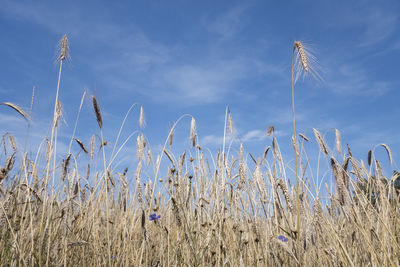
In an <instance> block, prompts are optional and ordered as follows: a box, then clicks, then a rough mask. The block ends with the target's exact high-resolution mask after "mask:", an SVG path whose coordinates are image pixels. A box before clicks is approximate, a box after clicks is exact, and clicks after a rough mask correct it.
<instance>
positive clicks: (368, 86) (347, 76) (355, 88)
mask: <svg viewBox="0 0 400 267" xmlns="http://www.w3.org/2000/svg"><path fill="white" fill-rule="evenodd" d="M333 76H335V77H333ZM330 79H331V80H330V81H329V88H330V89H331V90H333V91H334V92H335V93H337V94H342V95H343V94H345V95H349V96H351V95H353V96H364V97H371V96H374V97H379V96H382V95H385V94H386V93H387V92H388V91H390V90H391V84H390V83H389V82H386V81H379V80H378V81H377V80H376V79H373V77H371V75H370V74H369V73H368V72H367V70H365V69H364V68H362V67H361V66H359V65H356V64H351V63H349V64H343V65H341V66H340V67H339V69H338V70H337V71H336V72H335V73H333V75H332V76H331V77H330Z"/></svg>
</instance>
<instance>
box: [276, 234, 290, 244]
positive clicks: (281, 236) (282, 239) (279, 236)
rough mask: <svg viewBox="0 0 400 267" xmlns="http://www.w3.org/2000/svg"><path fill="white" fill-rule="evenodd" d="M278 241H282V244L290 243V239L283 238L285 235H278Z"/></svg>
mask: <svg viewBox="0 0 400 267" xmlns="http://www.w3.org/2000/svg"><path fill="white" fill-rule="evenodd" d="M278 239H279V240H280V241H282V242H288V241H289V239H288V238H287V237H286V236H283V235H278Z"/></svg>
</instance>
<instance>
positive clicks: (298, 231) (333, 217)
mask: <svg viewBox="0 0 400 267" xmlns="http://www.w3.org/2000/svg"><path fill="white" fill-rule="evenodd" d="M59 47H60V51H59V67H60V69H59V77H58V85H57V91H56V98H55V101H54V111H53V118H52V125H51V132H50V133H49V135H48V136H46V137H45V138H44V141H43V146H41V147H40V148H38V151H37V153H35V154H34V155H35V156H34V157H32V158H30V157H29V156H28V155H29V154H28V153H26V152H24V149H23V148H21V147H18V146H17V145H16V142H15V138H14V136H13V135H12V133H5V134H4V135H3V138H2V143H3V145H2V156H1V157H0V160H1V162H0V238H1V242H0V262H1V265H2V266H399V265H400V255H399V254H400V229H399V227H400V206H399V201H400V199H399V192H400V186H399V182H400V174H399V173H398V172H394V173H393V176H392V177H385V176H384V175H383V172H382V167H381V163H380V161H379V160H378V159H376V158H375V156H374V150H371V151H369V153H368V162H365V163H364V162H363V161H362V160H359V159H356V158H354V157H353V156H352V153H351V148H350V147H349V146H348V147H347V149H346V150H345V151H342V149H341V147H342V144H341V139H340V132H339V131H338V130H335V133H336V140H335V149H331V148H329V146H328V145H327V144H326V141H325V140H324V138H323V135H322V134H321V133H320V132H319V131H318V130H316V129H313V132H314V137H315V138H311V137H310V136H308V137H306V136H305V135H304V134H302V133H300V134H297V133H296V126H295V109H294V108H295V105H294V100H295V99H294V86H295V83H296V82H298V81H297V80H298V79H297V78H298V77H299V75H303V74H305V75H307V72H310V71H312V65H311V64H310V62H307V59H308V58H307V57H308V55H307V51H305V50H304V47H303V45H302V43H301V42H300V41H296V42H295V43H294V49H293V56H294V57H297V59H298V61H297V63H296V62H295V61H294V62H293V67H294V68H293V70H292V97H293V99H292V100H293V131H294V135H293V138H292V142H293V153H294V157H295V165H296V168H295V169H291V168H290V167H288V164H287V162H285V161H284V160H283V156H282V154H281V152H280V149H279V145H278V142H277V138H276V137H275V135H274V132H275V131H274V128H273V127H270V128H269V129H268V135H269V136H270V137H271V140H272V143H271V144H270V146H268V147H267V149H266V150H265V151H264V153H263V154H262V155H261V156H259V157H257V156H253V155H251V154H250V155H248V153H246V152H245V148H244V147H243V145H240V148H239V149H238V153H236V152H233V150H232V149H231V146H230V145H229V144H225V140H224V143H223V145H222V148H221V149H220V150H219V151H218V153H217V154H215V155H213V156H212V157H211V156H209V153H208V152H207V151H205V150H204V149H203V148H202V147H201V146H200V144H199V138H198V136H197V132H196V121H195V118H193V117H192V116H189V119H190V132H188V139H189V140H190V144H191V146H192V147H191V148H190V149H191V150H190V151H191V153H190V154H189V153H187V152H183V153H181V154H173V153H172V149H171V147H172V146H173V136H174V130H175V129H176V127H178V124H179V123H181V122H180V121H181V120H180V119H179V120H178V121H177V123H176V124H174V125H173V126H172V127H171V131H170V132H169V134H168V136H166V141H165V144H164V147H163V148H162V149H161V152H160V153H159V154H158V155H153V153H152V151H151V148H150V146H149V145H148V142H147V137H146V136H145V135H144V134H142V133H141V132H140V131H138V133H137V134H136V135H135V136H133V138H136V139H137V149H136V151H133V152H132V154H133V155H134V154H136V156H137V162H138V163H137V166H136V169H135V170H128V169H125V170H118V169H116V168H113V166H114V165H115V164H118V156H117V155H118V148H116V147H114V149H113V150H112V152H111V153H109V151H106V150H105V147H106V146H107V145H108V144H107V141H106V140H104V138H103V118H102V110H101V106H100V105H99V103H98V101H97V99H96V97H95V96H91V103H92V106H93V111H94V112H93V119H94V120H97V123H98V129H93V133H90V134H92V135H93V136H92V138H91V141H90V143H89V144H85V143H84V142H83V141H81V140H80V139H78V138H76V137H75V136H74V135H73V136H71V142H70V146H69V152H68V153H67V154H65V155H59V154H57V136H58V124H59V120H60V118H61V117H62V108H61V105H62V101H61V100H60V99H59V97H58V96H59V90H60V80H61V79H60V77H61V75H62V66H63V64H65V63H66V60H67V59H68V58H69V53H68V52H69V51H68V47H69V46H68V38H67V36H66V35H65V36H64V37H63V38H62V40H61V41H60V45H59ZM296 64H297V65H296ZM296 66H297V67H296ZM302 72H303V73H302ZM304 72H305V73H304ZM316 75H318V74H317V73H316ZM33 95H34V94H33ZM288 97H290V96H288ZM32 98H33V96H32ZM84 98H86V93H85V94H84V95H83V97H82V102H83V100H84ZM32 103H33V99H32ZM1 104H2V105H5V106H8V107H9V108H10V111H9V112H17V113H18V114H19V115H21V116H23V117H24V118H25V119H26V120H27V123H28V124H29V123H30V113H31V112H32V107H31V112H27V111H24V110H23V109H21V108H20V107H19V106H18V105H15V104H13V103H10V102H4V103H1ZM32 105H33V104H32ZM81 108H82V104H81ZM131 109H138V111H139V114H140V115H139V118H138V120H139V125H138V128H139V129H140V127H142V125H143V113H144V109H143V107H141V106H140V105H134V106H132V107H131ZM131 109H129V111H130V110H131ZM186 117H187V116H186ZM125 119H126V117H125ZM125 119H124V122H125ZM77 120H78V119H77ZM178 122H179V123H178ZM76 125H77V121H76V122H75V127H76ZM122 128H123V125H122V126H121V129H122ZM232 128H233V123H232V117H231V114H230V112H229V111H228V110H227V113H226V123H225V130H226V133H225V134H226V136H228V135H229V134H231V133H232V132H233V129H232ZM121 129H120V131H119V133H118V135H117V139H118V137H119V134H120V132H121ZM96 135H97V136H98V138H96V137H95V136H96ZM304 142H315V143H316V144H318V146H319V147H320V151H321V158H322V159H325V160H326V161H327V162H328V163H329V164H330V166H329V168H330V169H329V171H330V173H331V176H332V181H333V182H332V184H333V185H334V188H333V189H332V190H331V189H330V188H326V193H324V194H322V193H321V194H319V192H312V193H311V191H310V188H311V186H310V183H311V181H310V179H309V178H308V176H307V175H305V171H304V170H305V168H307V166H306V162H307V160H308V156H307V153H306V152H305V151H304V148H303V146H302V144H303V143H304ZM116 143H117V142H115V144H116ZM72 144H74V145H77V146H79V148H80V150H79V152H77V153H73V152H71V151H72V150H71V145H72ZM381 147H382V148H383V149H385V150H386V152H387V154H388V158H389V161H391V162H392V161H393V159H392V156H391V151H390V148H389V147H388V146H387V145H385V144H382V145H381ZM333 150H334V151H335V153H333V152H334V151H333ZM83 153H84V154H87V155H88V157H89V158H90V159H98V164H97V161H89V162H86V161H83V160H81V159H80V154H83ZM56 155H57V157H56ZM59 156H62V158H63V159H62V160H59V159H58V157H59ZM385 160H386V159H385ZM144 168H146V169H151V170H153V173H151V175H147V174H145V173H144V171H143V169H144ZM294 179H296V184H295V185H292V184H291V183H290V181H291V180H292V181H294ZM327 187H328V186H327ZM398 225H399V227H398Z"/></svg>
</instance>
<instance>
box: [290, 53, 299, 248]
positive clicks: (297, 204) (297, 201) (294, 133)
mask: <svg viewBox="0 0 400 267" xmlns="http://www.w3.org/2000/svg"><path fill="white" fill-rule="evenodd" d="M294 51H295V49H293V55H292V111H293V140H294V158H295V161H296V210H297V218H296V222H297V228H296V230H297V240H300V199H299V189H300V188H299V187H300V186H299V170H298V165H297V138H296V119H295V111H294V79H293V59H294Z"/></svg>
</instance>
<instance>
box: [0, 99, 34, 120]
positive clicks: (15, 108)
mask: <svg viewBox="0 0 400 267" xmlns="http://www.w3.org/2000/svg"><path fill="white" fill-rule="evenodd" d="M0 105H4V106H7V107H10V108H12V109H14V110H15V111H16V112H18V113H19V115H21V116H22V117H24V119H26V120H29V119H30V117H29V115H28V114H27V113H26V112H25V111H24V110H23V109H22V108H20V107H19V106H17V105H15V104H13V103H10V102H3V103H0Z"/></svg>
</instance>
